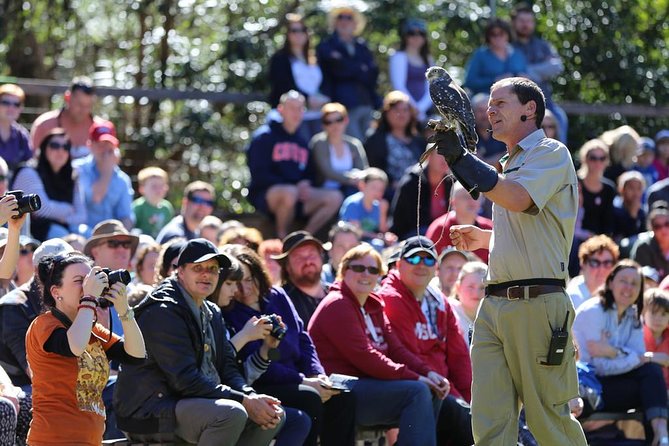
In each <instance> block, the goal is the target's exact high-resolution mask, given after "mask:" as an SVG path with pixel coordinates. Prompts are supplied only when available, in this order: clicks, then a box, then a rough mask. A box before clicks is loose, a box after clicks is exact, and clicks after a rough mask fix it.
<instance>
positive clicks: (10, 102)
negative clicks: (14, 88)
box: [0, 94, 23, 122]
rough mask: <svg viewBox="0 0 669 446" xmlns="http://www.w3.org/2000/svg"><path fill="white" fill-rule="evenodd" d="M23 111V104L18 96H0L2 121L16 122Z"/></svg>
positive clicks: (0, 119)
mask: <svg viewBox="0 0 669 446" xmlns="http://www.w3.org/2000/svg"><path fill="white" fill-rule="evenodd" d="M21 110H23V103H22V102H21V99H20V98H19V97H18V96H14V95H13V94H3V95H2V96H0V121H5V122H7V121H9V122H16V120H17V119H19V115H20V114H21Z"/></svg>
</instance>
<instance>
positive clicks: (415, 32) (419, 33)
mask: <svg viewBox="0 0 669 446" xmlns="http://www.w3.org/2000/svg"><path fill="white" fill-rule="evenodd" d="M407 36H409V37H415V36H421V37H425V33H424V32H423V31H421V30H418V29H411V30H409V31H407Z"/></svg>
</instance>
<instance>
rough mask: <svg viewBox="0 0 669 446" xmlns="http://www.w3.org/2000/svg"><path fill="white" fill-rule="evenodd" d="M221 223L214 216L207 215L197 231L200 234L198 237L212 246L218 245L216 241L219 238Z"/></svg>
mask: <svg viewBox="0 0 669 446" xmlns="http://www.w3.org/2000/svg"><path fill="white" fill-rule="evenodd" d="M222 227H223V221H222V220H221V219H220V218H218V217H216V216H215V215H207V216H206V217H204V218H203V219H202V221H201V222H200V226H198V228H197V230H198V231H199V232H200V237H202V238H206V239H207V240H209V241H210V242H212V243H213V244H214V245H218V239H219V237H220V236H221V228H222Z"/></svg>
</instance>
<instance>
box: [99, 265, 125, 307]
mask: <svg viewBox="0 0 669 446" xmlns="http://www.w3.org/2000/svg"><path fill="white" fill-rule="evenodd" d="M102 272H104V273H105V274H107V279H108V285H107V288H105V289H104V290H103V292H102V294H103V295H105V294H107V293H108V292H109V288H110V287H111V286H112V285H114V284H115V283H117V282H123V283H124V284H125V285H128V284H129V283H130V280H131V278H130V273H129V272H128V271H127V270H125V269H117V270H116V271H112V270H110V269H109V268H102ZM112 305H113V303H112V302H111V301H110V300H108V299H105V298H104V297H100V298H98V306H99V307H100V308H107V307H111V306H112Z"/></svg>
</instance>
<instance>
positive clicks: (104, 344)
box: [26, 252, 146, 446]
mask: <svg viewBox="0 0 669 446" xmlns="http://www.w3.org/2000/svg"><path fill="white" fill-rule="evenodd" d="M38 273H39V280H40V282H41V285H42V289H43V295H42V303H43V305H44V307H45V308H48V309H49V311H47V312H46V313H44V314H42V315H40V316H38V317H37V318H36V319H35V320H34V321H33V322H32V324H31V325H30V327H29V328H28V333H27V335H26V354H27V357H28V363H29V365H30V368H31V370H32V372H33V419H32V422H31V424H30V431H29V432H28V444H30V445H31V446H40V445H47V444H48V445H67V446H71V445H74V444H76V445H91V446H93V445H95V446H99V445H100V443H101V442H102V434H103V432H104V426H105V407H104V404H103V402H102V390H103V389H104V387H105V384H106V382H107V379H108V378H109V360H110V359H113V360H118V361H120V362H122V363H123V362H131V361H142V360H143V358H144V357H145V355H146V350H145V348H144V340H143V338H142V334H141V332H140V331H139V327H138V326H137V323H136V322H135V319H134V314H133V312H132V310H131V309H130V307H129V306H128V298H127V294H126V288H125V285H124V284H123V283H120V282H117V283H115V284H113V285H112V286H111V287H108V282H109V279H108V277H107V274H105V273H104V272H103V271H102V269H101V268H100V267H97V266H96V267H93V266H92V261H91V260H90V259H89V258H88V257H86V256H84V255H83V254H81V253H78V252H73V253H68V254H67V255H59V256H55V257H46V258H44V259H43V260H42V261H41V262H40V263H39V267H38ZM106 289H108V291H106ZM100 297H104V298H106V299H107V300H109V301H110V302H112V303H113V305H114V308H115V309H116V311H117V312H118V314H119V317H120V319H121V321H122V324H123V332H124V334H125V342H124V341H123V340H121V338H119V337H118V336H116V335H115V334H113V333H111V332H110V331H109V330H107V329H105V328H104V327H103V326H102V325H100V324H97V323H96V320H97V308H98V301H99V298H100Z"/></svg>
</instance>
